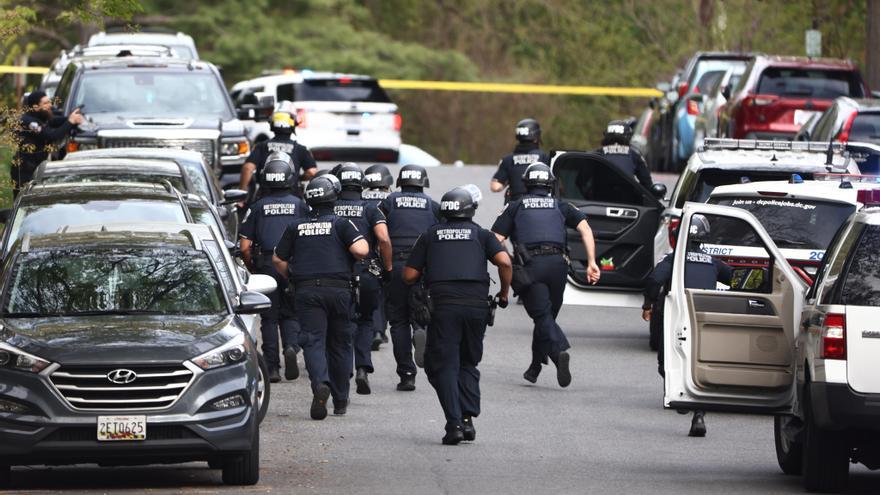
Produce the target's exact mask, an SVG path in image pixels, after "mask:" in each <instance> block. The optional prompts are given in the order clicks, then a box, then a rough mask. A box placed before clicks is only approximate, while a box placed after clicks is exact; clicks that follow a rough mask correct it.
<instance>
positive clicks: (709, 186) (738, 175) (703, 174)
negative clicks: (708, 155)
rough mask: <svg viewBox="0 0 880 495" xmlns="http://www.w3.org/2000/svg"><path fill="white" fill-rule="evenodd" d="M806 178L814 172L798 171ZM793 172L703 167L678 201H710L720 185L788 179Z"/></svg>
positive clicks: (808, 178) (681, 202) (810, 177)
mask: <svg viewBox="0 0 880 495" xmlns="http://www.w3.org/2000/svg"><path fill="white" fill-rule="evenodd" d="M798 173H799V174H800V175H801V177H803V179H804V180H810V179H812V178H813V174H811V173H806V172H798ZM790 177H791V172H763V171H761V172H757V171H754V170H720V169H702V170H700V171H699V172H698V177H697V179H696V180H695V181H694V184H693V187H692V189H691V190H690V191H686V190H684V189H682V194H681V196H679V199H678V200H677V202H678V203H679V204H680V205H681V206H678V208H681V207H683V206H684V202H685V201H693V202H695V203H705V202H706V201H708V199H709V196H710V195H711V194H712V191H714V190H715V188H716V187H718V186H726V185H730V184H744V183H747V182H759V181H767V180H788V179H789V178H790Z"/></svg>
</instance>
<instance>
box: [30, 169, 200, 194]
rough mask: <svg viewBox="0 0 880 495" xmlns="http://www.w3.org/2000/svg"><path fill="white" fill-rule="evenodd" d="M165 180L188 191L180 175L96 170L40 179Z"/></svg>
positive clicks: (47, 181) (49, 181) (50, 181)
mask: <svg viewBox="0 0 880 495" xmlns="http://www.w3.org/2000/svg"><path fill="white" fill-rule="evenodd" d="M165 181H168V182H170V183H171V185H172V186H174V188H175V189H177V190H178V191H186V186H185V185H184V183H183V179H182V178H181V177H180V176H179V175H177V176H175V175H157V174H132V173H108V172H94V173H84V174H76V173H74V174H59V175H46V176H43V178H41V179H40V183H41V184H78V183H83V182H139V183H148V184H162V183H164V182H165Z"/></svg>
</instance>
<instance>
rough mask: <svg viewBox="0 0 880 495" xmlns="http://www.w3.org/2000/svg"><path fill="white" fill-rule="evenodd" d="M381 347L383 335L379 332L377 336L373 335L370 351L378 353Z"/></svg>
mask: <svg viewBox="0 0 880 495" xmlns="http://www.w3.org/2000/svg"><path fill="white" fill-rule="evenodd" d="M381 345H382V334H381V333H379V332H376V333H375V334H373V342H372V343H371V344H370V349H372V350H374V351H378V350H379V346H381Z"/></svg>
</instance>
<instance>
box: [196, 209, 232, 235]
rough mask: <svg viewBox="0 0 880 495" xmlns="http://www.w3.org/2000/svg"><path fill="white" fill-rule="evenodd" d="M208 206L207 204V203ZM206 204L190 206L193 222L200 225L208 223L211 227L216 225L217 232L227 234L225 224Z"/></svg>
mask: <svg viewBox="0 0 880 495" xmlns="http://www.w3.org/2000/svg"><path fill="white" fill-rule="evenodd" d="M205 206H207V205H205ZM205 206H190V207H189V213H190V215H192V218H193V222H194V223H197V224H200V225H207V226H209V227H214V228H215V229H217V233H219V234H220V235H224V234H225V230H224V229H223V225H221V224H220V223H219V222H218V221H217V217H215V216H214V213H213V212H212V211H211V210H210V209H209V208H207V207H205Z"/></svg>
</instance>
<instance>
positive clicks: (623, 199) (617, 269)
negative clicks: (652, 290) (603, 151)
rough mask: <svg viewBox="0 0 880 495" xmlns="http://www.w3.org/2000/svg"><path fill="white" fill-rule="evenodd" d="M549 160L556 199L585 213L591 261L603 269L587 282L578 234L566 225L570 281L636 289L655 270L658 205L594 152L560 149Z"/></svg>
mask: <svg viewBox="0 0 880 495" xmlns="http://www.w3.org/2000/svg"><path fill="white" fill-rule="evenodd" d="M551 164H552V167H553V174H554V175H555V176H556V178H557V184H558V186H559V198H560V199H561V200H563V201H568V202H570V203H571V204H572V205H574V206H575V207H577V208H578V209H579V210H581V211H583V212H584V213H586V214H587V220H588V222H589V224H590V228H591V229H592V230H593V237H594V238H595V240H596V258H597V259H596V263H597V264H598V265H599V267H600V268H601V269H602V277H601V279H600V281H599V283H598V284H597V285H595V286H593V285H589V283H588V282H587V279H586V266H587V253H586V251H585V250H584V246H583V244H582V242H581V236H580V234H578V233H577V231H575V230H573V229H569V230H568V248H569V251H570V252H569V255H570V257H571V265H570V268H569V281H570V282H571V283H572V284H574V285H575V286H577V287H579V288H585V289H593V288H599V289H608V288H615V289H629V290H631V291H641V290H642V288H643V287H644V282H645V279H646V278H647V277H648V275H650V273H651V270H653V268H654V236H655V235H656V234H657V228H658V226H659V222H660V211H661V210H662V209H663V205H662V204H661V203H660V201H659V200H658V199H657V198H656V197H654V196H653V195H652V194H651V191H649V190H647V189H646V188H644V187H643V186H642V185H641V184H639V183H638V182H637V181H636V180H635V178H634V177H632V176H627V174H626V173H624V172H623V171H622V170H620V169H619V168H618V167H617V166H615V165H614V164H613V163H611V162H610V161H608V160H606V159H605V158H604V157H603V156H602V155H599V154H597V153H590V152H565V153H560V154H558V155H556V156H555V157H554V158H553V160H552V162H551ZM639 303H640V301H639Z"/></svg>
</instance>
